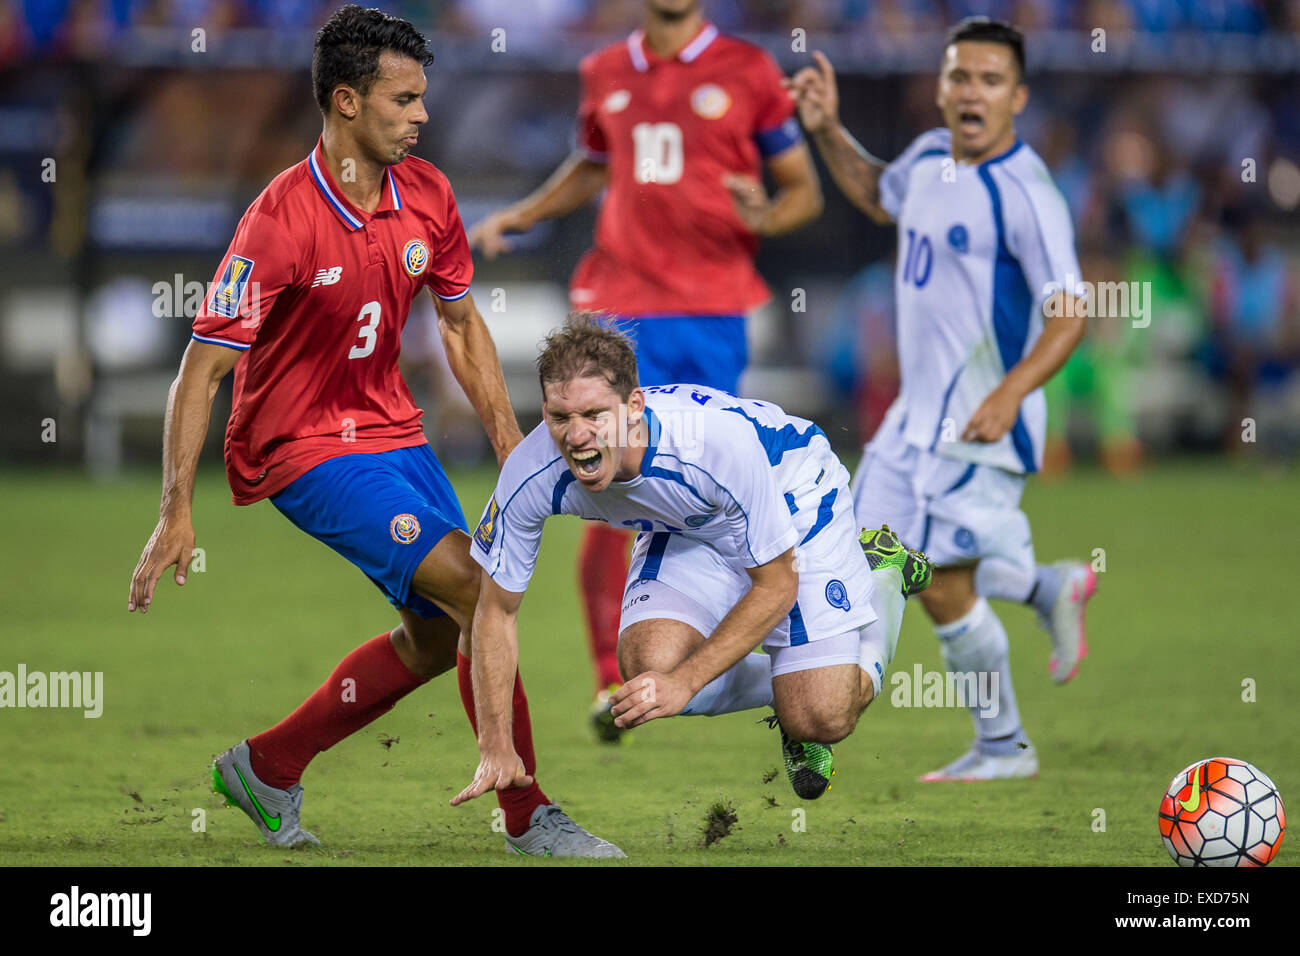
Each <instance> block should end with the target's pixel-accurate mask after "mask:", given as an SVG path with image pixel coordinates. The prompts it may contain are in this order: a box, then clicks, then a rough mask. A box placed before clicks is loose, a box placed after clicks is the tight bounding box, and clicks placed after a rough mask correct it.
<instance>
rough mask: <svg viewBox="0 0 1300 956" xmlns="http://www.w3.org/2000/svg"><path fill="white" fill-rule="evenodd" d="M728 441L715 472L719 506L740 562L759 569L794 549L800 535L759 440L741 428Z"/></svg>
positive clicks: (732, 433)
mask: <svg viewBox="0 0 1300 956" xmlns="http://www.w3.org/2000/svg"><path fill="white" fill-rule="evenodd" d="M729 439H730V440H728V441H726V442H725V443H724V444H722V445H721V450H722V455H721V456H719V461H720V464H719V466H718V468H717V469H716V471H714V475H715V478H714V481H715V483H716V484H717V486H718V490H719V497H720V500H719V502H718V504H720V505H721V506H722V515H723V518H724V520H725V521H726V524H727V529H728V530H729V531H730V533H731V537H732V541H733V543H734V546H735V549H736V554H737V555H738V556H739V557H740V563H741V564H742V565H743V566H744V567H747V568H756V567H758V566H760V565H763V564H767V563H768V562H769V561H771V560H773V559H774V558H776V557H778V556H780V555H782V554H784V553H785V552H786V551H789V550H790V549H791V548H793V547H794V546H795V545H796V544H797V543H798V540H799V535H798V534H797V532H796V531H795V527H794V522H793V520H792V519H791V517H790V507H789V505H787V504H786V503H785V496H784V495H782V494H781V491H780V489H778V488H777V486H776V475H775V471H774V470H773V468H772V464H771V462H770V461H769V460H768V457H767V452H766V451H765V450H764V448H763V445H762V443H760V442H759V440H758V436H757V435H756V434H755V433H754V432H753V430H752V429H750V428H748V427H746V426H744V425H741V427H739V428H735V429H733V430H732V431H730V432H729Z"/></svg>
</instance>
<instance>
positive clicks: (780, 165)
mask: <svg viewBox="0 0 1300 956" xmlns="http://www.w3.org/2000/svg"><path fill="white" fill-rule="evenodd" d="M767 171H768V172H769V173H770V174H771V176H772V180H773V182H775V183H776V193H775V194H774V195H773V196H772V197H771V198H770V199H769V198H768V195H767V190H766V189H765V188H764V187H763V184H762V183H761V182H759V181H758V180H757V179H755V178H754V177H752V176H746V175H743V174H741V173H728V174H727V175H726V176H725V177H724V178H723V185H725V186H726V187H727V189H728V190H729V191H730V192H731V197H732V201H733V202H734V203H735V207H736V214H737V215H738V216H740V219H741V221H742V222H743V223H744V224H745V225H746V226H748V227H749V230H750V232H752V233H754V234H755V235H758V236H763V237H767V238H770V237H772V236H783V235H785V234H786V233H788V232H794V231H795V230H796V229H802V228H803V227H804V226H806V225H808V223H810V222H812V221H813V220H814V219H816V218H817V217H818V216H820V215H821V214H822V209H823V208H824V207H825V205H826V202H825V200H824V199H823V198H822V185H821V182H819V181H818V179H817V170H816V168H815V167H814V166H813V161H812V154H811V153H810V152H808V147H807V146H805V145H804V144H803V143H797V144H796V145H794V146H791V147H790V148H789V149H787V150H785V151H784V152H781V153H778V154H777V155H775V156H773V157H771V158H770V159H769V160H768V161H767Z"/></svg>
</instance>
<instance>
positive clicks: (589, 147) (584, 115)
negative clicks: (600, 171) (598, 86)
mask: <svg viewBox="0 0 1300 956" xmlns="http://www.w3.org/2000/svg"><path fill="white" fill-rule="evenodd" d="M578 79H579V82H580V84H581V99H580V100H579V103H578V129H577V137H578V144H577V145H578V150H579V151H580V152H582V153H583V154H584V155H585V156H586V157H587V158H588V159H589V160H591V161H592V162H594V163H603V162H606V161H607V160H608V159H609V143H608V141H607V140H606V139H605V131H604V130H603V129H602V128H601V126H600V120H599V118H598V117H597V115H596V111H597V109H598V108H599V106H600V102H599V100H598V99H597V93H596V90H595V81H596V61H595V59H594V58H593V57H588V58H586V59H585V60H583V61H582V63H581V65H580V66H579V67H578Z"/></svg>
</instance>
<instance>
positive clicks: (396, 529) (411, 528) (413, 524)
mask: <svg viewBox="0 0 1300 956" xmlns="http://www.w3.org/2000/svg"><path fill="white" fill-rule="evenodd" d="M388 533H389V534H391V535H392V536H393V540H394V541H396V542H397V543H398V544H410V543H411V542H412V541H414V540H415V539H416V538H418V537H419V536H420V521H419V519H418V518H416V517H415V515H413V514H401V515H397V516H396V517H395V518H393V520H392V521H390V522H389V523H388Z"/></svg>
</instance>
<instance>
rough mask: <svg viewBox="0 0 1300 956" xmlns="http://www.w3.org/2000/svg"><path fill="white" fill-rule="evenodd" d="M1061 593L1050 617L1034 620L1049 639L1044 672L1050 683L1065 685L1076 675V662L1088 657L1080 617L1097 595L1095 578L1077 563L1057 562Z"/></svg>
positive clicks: (1044, 616) (1077, 664) (1081, 618)
mask: <svg viewBox="0 0 1300 956" xmlns="http://www.w3.org/2000/svg"><path fill="white" fill-rule="evenodd" d="M1055 567H1057V568H1059V569H1060V571H1061V591H1060V593H1059V594H1057V596H1056V602H1055V603H1054V604H1053V605H1052V613H1051V614H1050V615H1042V614H1040V615H1039V616H1038V623H1039V625H1040V626H1041V627H1042V628H1043V630H1045V631H1046V632H1047V634H1048V636H1049V637H1051V639H1052V657H1051V659H1050V660H1049V661H1048V663H1047V670H1048V672H1049V673H1050V674H1051V675H1052V680H1054V681H1056V683H1058V684H1067V683H1069V682H1070V679H1071V678H1073V677H1074V675H1075V674H1077V673H1079V662H1080V661H1081V660H1083V659H1084V658H1085V657H1086V656H1087V655H1088V638H1087V634H1086V633H1085V630H1084V624H1083V614H1084V610H1085V609H1086V606H1087V604H1088V599H1089V598H1090V597H1092V596H1093V595H1094V594H1096V593H1097V575H1096V573H1095V572H1094V571H1093V570H1092V568H1090V567H1089V566H1088V565H1086V564H1083V563H1081V562H1079V561H1058V562H1057V563H1056V565H1055Z"/></svg>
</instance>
